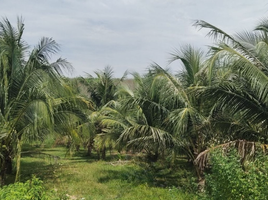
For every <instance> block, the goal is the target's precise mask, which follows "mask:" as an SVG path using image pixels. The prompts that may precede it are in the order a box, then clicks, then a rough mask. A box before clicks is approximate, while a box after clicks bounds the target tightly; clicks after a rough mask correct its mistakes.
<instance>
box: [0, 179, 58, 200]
mask: <svg viewBox="0 0 268 200" xmlns="http://www.w3.org/2000/svg"><path fill="white" fill-rule="evenodd" d="M52 197H53V195H52V193H50V194H49V193H46V192H45V191H44V187H43V181H41V180H39V179H38V178H36V177H33V178H32V179H31V180H28V181H26V182H25V183H21V182H17V183H14V184H10V185H6V186H4V187H3V188H1V189H0V199H1V200H50V199H55V197H53V198H52Z"/></svg>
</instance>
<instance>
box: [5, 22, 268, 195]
mask: <svg viewBox="0 0 268 200" xmlns="http://www.w3.org/2000/svg"><path fill="white" fill-rule="evenodd" d="M195 26H197V27H198V28H204V29H208V30H209V32H208V35H209V36H211V37H212V38H214V39H215V45H213V46H211V47H209V49H208V51H207V53H205V52H203V51H201V50H197V49H195V48H194V47H192V46H190V45H188V46H185V47H181V48H180V49H179V50H176V51H175V52H174V53H172V54H171V59H170V62H175V61H179V62H180V63H181V68H182V70H181V71H180V72H179V73H178V74H175V75H174V74H172V73H170V72H169V71H168V70H166V69H163V68H162V67H161V66H159V65H158V64H156V63H154V64H152V66H150V67H149V69H148V71H147V73H146V74H144V75H140V74H138V73H133V74H132V76H133V84H129V85H130V86H131V88H129V87H128V86H127V85H125V84H124V78H125V75H126V74H125V75H124V76H123V77H122V78H121V79H116V78H114V77H113V70H112V68H111V67H106V68H104V70H103V71H101V70H99V71H97V72H95V75H96V77H94V76H91V75H89V76H88V77H86V78H82V77H79V78H74V79H70V78H66V77H63V76H62V73H61V72H62V71H61V70H63V69H64V68H69V67H71V66H70V64H69V63H68V62H67V61H66V60H64V59H61V58H60V59H58V60H56V61H55V62H51V61H50V57H51V55H52V54H54V53H57V51H58V50H59V47H58V45H57V43H56V42H55V41H54V40H53V39H51V38H42V39H41V41H40V43H39V44H38V45H37V46H36V47H35V48H34V49H33V50H31V51H29V48H28V47H27V44H26V42H25V41H23V39H22V35H23V30H24V24H23V22H22V20H21V19H18V24H17V28H14V27H13V26H12V25H11V24H10V22H9V21H8V19H3V21H2V22H1V23H0V83H1V84H0V143H1V145H0V166H1V168H0V177H1V184H2V185H5V183H6V182H5V181H7V180H10V178H12V177H13V176H12V175H11V176H10V174H12V170H13V164H15V166H16V169H15V173H16V175H15V178H14V179H15V181H16V182H17V181H19V180H20V178H22V179H23V178H25V177H27V179H30V176H27V174H26V173H25V172H23V167H27V164H25V163H22V167H21V155H22V153H25V151H26V149H25V148H24V149H23V148H22V147H23V143H30V142H34V143H36V144H41V145H44V141H47V138H48V137H50V138H51V141H52V142H51V144H54V146H59V145H64V146H65V147H67V148H68V149H69V151H68V152H69V153H70V155H73V156H74V157H73V158H70V159H68V161H67V160H65V161H64V162H62V163H61V164H62V165H55V166H53V167H52V168H51V169H53V174H55V176H52V177H50V178H49V177H46V176H43V178H44V184H45V187H47V188H50V189H51V188H55V187H56V186H55V185H53V184H52V183H57V181H58V180H59V181H60V184H63V182H64V184H67V183H68V184H73V185H74V186H73V188H69V187H67V186H64V187H65V188H68V192H66V191H64V190H61V191H60V193H59V194H58V195H59V196H61V194H63V193H67V194H69V193H70V192H71V193H72V194H70V195H73V194H74V195H75V196H76V197H78V198H84V196H83V195H85V198H87V199H95V198H97V199H102V198H103V199H107V198H108V199H112V198H118V199H120V198H121V199H131V198H132V197H131V195H133V193H135V192H137V191H139V194H140V195H141V196H137V195H133V196H135V199H137V198H143V199H144V198H148V199H153V198H156V199H158V198H167V199H170V198H175V199H178V198H184V199H185V198H188V197H190V196H191V195H190V194H189V195H188V194H185V193H184V192H181V190H184V191H186V192H190V193H196V192H198V189H197V188H198V187H193V186H199V192H200V193H201V194H200V196H201V198H203V197H204V196H205V198H209V199H222V198H227V199H254V198H255V199H256V198H257V199H263V198H265V197H264V196H266V195H265V194H266V191H265V187H266V184H265V183H266V182H267V180H266V171H267V170H266V168H267V166H266V165H267V156H266V151H267V147H268V146H267V145H266V144H267V141H268V137H267V130H268V129H267V127H268V120H267V119H268V89H267V88H268V87H267V86H268V59H267V51H268V40H267V33H268V32H267V27H268V21H267V20H263V21H261V22H260V24H259V25H257V26H256V28H255V29H254V30H253V31H251V32H243V33H239V34H236V35H230V34H228V33H226V32H224V31H223V30H221V29H219V28H217V27H215V26H213V25H211V24H209V23H207V22H204V21H196V23H195ZM27 52H30V54H29V55H26V53H27ZM128 82H129V80H128ZM82 147H84V149H85V150H86V152H87V153H86V154H87V157H84V156H85V155H83V156H80V157H79V156H77V153H79V152H82V151H83V150H81V149H82ZM41 150H42V152H39V154H42V155H45V156H48V157H50V158H54V159H56V160H57V159H58V157H57V156H58V155H53V153H49V154H46V153H44V151H46V150H49V149H41ZM34 151H35V152H37V149H35V150H34ZM51 151H52V150H51ZM214 151H216V152H217V153H216V154H215V153H211V152H214ZM236 151H237V153H233V152H236ZM55 152H58V149H57V150H55ZM108 152H110V156H111V155H114V156H115V158H114V160H109V156H108ZM49 155H50V156H49ZM51 156H52V157H51ZM55 156H56V157H55ZM66 156H67V154H66ZM122 157H130V158H131V159H127V162H126V163H127V164H126V163H125V161H122ZM24 159H25V160H24V161H23V162H26V160H27V157H25V158H24ZM99 159H102V160H103V161H96V162H95V161H94V160H99ZM29 160H30V162H31V164H32V166H35V165H33V163H34V161H33V160H31V159H29ZM108 160H109V161H108ZM116 160H117V162H116V163H119V165H118V166H114V165H113V164H112V163H113V162H115V161H116ZM179 160H180V161H181V162H182V163H184V164H185V165H184V166H187V168H186V169H187V170H186V171H187V173H185V174H187V176H186V177H183V179H182V176H176V174H177V173H178V174H180V173H179V172H177V170H175V169H180V170H179V171H180V172H183V173H184V172H185V171H184V170H185V168H183V169H182V168H180V163H181V162H178V161H179ZM38 162H39V161H38ZM122 163H123V164H122ZM108 166H109V167H108ZM36 167H37V166H35V167H34V168H33V169H32V172H35V170H34V169H35V168H36ZM54 167H55V168H54ZM91 167H92V168H94V169H92V171H91V172H90V171H88V170H89V169H91ZM192 169H194V171H195V176H194V177H195V178H194V177H193V175H192V173H191V170H192ZM59 170H60V174H58V173H59ZM20 171H22V172H23V173H22V176H20ZM41 171H42V170H41ZM50 173H51V171H50ZM75 173H77V175H78V176H77V177H75V178H74V175H73V174H75ZM90 173H91V174H90ZM92 173H93V174H92ZM38 174H39V175H41V172H38ZM70 174H71V176H70ZM96 174H97V175H96ZM100 174H102V175H103V176H104V177H100V176H99V175H100ZM159 174H162V177H161V176H159ZM172 175H174V176H173V178H172V179H169V178H167V177H170V176H172ZM59 177H61V178H59ZM160 177H161V178H160ZM71 178H74V179H71ZM63 179H64V181H62V180H63ZM76 179H78V180H77V182H79V181H80V180H83V182H84V183H88V185H86V188H85V186H82V185H80V184H76V183H75V182H74V181H75V180H76ZM179 179H182V180H185V182H184V183H185V184H184V186H183V184H182V183H179V182H180V181H179ZM34 180H35V181H36V182H37V183H38V184H39V180H38V179H33V180H32V181H34ZM189 180H190V181H189ZM193 180H194V181H193ZM25 181H26V180H25ZM49 181H51V183H49V184H48V182H49ZM190 182H191V184H192V185H191V184H190ZM28 183H29V182H26V183H25V184H26V185H27V184H28ZM40 183H41V182H40ZM104 183H105V185H106V186H105V187H106V188H102V189H100V188H98V187H97V186H96V184H97V185H98V184H99V185H102V184H104ZM194 183H195V184H194ZM204 183H206V184H205V185H204ZM12 187H13V186H10V188H12ZM14 187H15V188H16V189H15V190H20V189H19V188H20V187H22V185H21V184H16V185H14ZM23 187H24V186H23ZM38 187H39V186H38ZM78 187H79V188H78ZM25 188H26V186H25ZM190 188H195V190H192V189H190ZM3 189H4V190H9V187H5V188H3ZM56 189H57V191H59V189H58V188H56ZM4 190H3V191H4ZM12 190H13V189H12ZM92 190H93V191H92ZM94 190H95V191H94ZM57 191H56V192H57ZM85 191H90V194H88V193H85ZM100 191H102V193H103V191H106V192H107V196H103V195H100V193H101V192H100ZM108 191H109V192H108ZM134 191H135V192H134ZM167 191H169V192H167ZM202 191H203V194H202ZM4 192H5V191H4ZM77 192H78V193H77ZM37 193H38V190H37ZM94 195H95V196H94ZM98 195H99V196H98ZM185 195H186V196H185ZM162 196H163V197H162ZM194 196H195V195H193V196H191V197H192V198H194ZM202 196H203V197H202ZM59 198H68V196H66V195H63V196H62V197H59Z"/></svg>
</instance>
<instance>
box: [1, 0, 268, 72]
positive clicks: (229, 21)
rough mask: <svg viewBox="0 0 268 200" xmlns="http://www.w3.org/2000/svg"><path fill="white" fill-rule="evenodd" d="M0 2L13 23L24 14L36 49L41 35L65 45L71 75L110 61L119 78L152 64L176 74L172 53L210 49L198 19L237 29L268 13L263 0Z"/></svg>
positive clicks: (28, 36) (29, 39) (62, 54)
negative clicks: (198, 24)
mask: <svg viewBox="0 0 268 200" xmlns="http://www.w3.org/2000/svg"><path fill="white" fill-rule="evenodd" d="M0 5H1V6H0V17H1V18H4V17H6V18H8V19H9V21H10V22H11V23H12V24H13V25H14V26H16V19H17V17H20V16H21V17H22V18H23V19H24V24H25V31H24V35H23V38H24V40H25V41H26V42H27V43H28V44H29V45H30V47H31V48H33V47H34V46H35V45H37V44H38V42H39V41H40V39H41V38H42V37H52V38H53V39H54V40H56V42H57V43H59V44H60V47H61V50H60V52H59V53H58V54H57V55H55V56H54V57H55V59H56V58H58V57H61V58H66V59H67V60H68V61H69V62H70V63H71V64H72V66H73V68H74V70H73V71H72V72H68V73H66V75H67V76H69V77H76V76H87V74H91V75H94V72H95V71H97V70H103V69H104V68H105V67H106V66H108V65H109V66H111V67H112V68H113V70H114V76H115V77H121V76H122V75H123V74H124V72H125V71H126V70H128V71H129V72H138V73H140V74H144V73H146V70H147V69H148V67H149V66H150V65H151V64H152V63H157V64H159V65H160V66H162V67H163V68H166V67H169V68H170V69H171V70H172V72H174V73H176V72H178V71H179V70H181V63H179V62H174V63H172V64H169V62H168V61H169V59H170V58H171V55H170V54H171V53H174V52H175V51H176V50H178V49H180V48H181V47H182V46H185V45H188V44H190V45H192V46H193V47H195V48H197V49H204V50H206V47H207V45H210V44H212V42H213V41H212V40H211V39H210V38H208V37H206V33H207V31H206V30H198V29H197V28H195V27H193V26H192V25H193V23H194V21H195V20H205V21H206V22H209V23H211V24H213V25H216V26H217V27H219V28H221V29H223V30H225V31H226V32H228V33H229V34H235V33H237V32H241V31H244V30H253V28H254V27H255V25H257V24H258V23H259V22H260V20H262V19H264V18H268V2H267V1H264V0H254V1H252V0H43V1H37V0H0ZM54 57H53V58H54ZM168 64H169V65H168Z"/></svg>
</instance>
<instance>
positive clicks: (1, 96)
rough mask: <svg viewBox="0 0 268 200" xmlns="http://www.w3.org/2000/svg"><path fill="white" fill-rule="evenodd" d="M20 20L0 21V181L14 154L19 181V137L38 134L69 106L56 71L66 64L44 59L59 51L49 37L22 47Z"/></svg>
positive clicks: (69, 102) (69, 103) (49, 127)
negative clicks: (29, 49)
mask: <svg viewBox="0 0 268 200" xmlns="http://www.w3.org/2000/svg"><path fill="white" fill-rule="evenodd" d="M23 30H24V24H23V22H22V19H18V24H17V28H14V27H13V26H12V25H11V23H10V22H9V21H8V19H3V21H2V22H0V82H1V85H0V122H1V123H0V124H1V126H0V129H1V131H0V132H1V139H0V142H1V147H0V153H1V158H0V163H1V181H2V184H3V183H4V180H5V175H6V173H10V172H11V170H12V165H11V164H12V159H13V158H14V156H15V157H16V158H17V163H16V165H17V174H16V180H18V179H19V169H20V153H21V142H22V139H23V137H29V138H30V137H40V136H42V135H43V134H44V133H46V132H48V131H51V130H53V127H54V124H55V122H56V121H57V120H62V119H63V118H62V117H60V116H63V115H62V114H61V115H60V113H62V112H61V111H65V110H69V111H70V110H71V107H72V110H74V109H73V108H74V107H75V106H74V103H72V102H77V101H74V100H73V99H74V98H73V96H72V95H71V94H72V93H71V92H70V91H69V89H68V87H66V85H65V84H64V82H63V80H62V75H61V73H62V69H63V68H70V67H71V65H70V64H69V63H68V62H67V61H66V60H64V59H61V58H60V59H58V60H56V61H55V62H53V63H50V62H49V60H50V57H51V55H52V54H54V53H56V52H57V51H58V50H59V46H58V44H57V43H56V42H55V41H54V40H53V39H51V38H42V39H41V41H40V43H39V44H38V45H37V46H36V47H35V48H34V49H33V50H32V51H31V53H30V55H29V56H28V57H27V56H26V53H27V51H28V48H27V45H26V43H25V42H24V41H23V40H22V34H23Z"/></svg>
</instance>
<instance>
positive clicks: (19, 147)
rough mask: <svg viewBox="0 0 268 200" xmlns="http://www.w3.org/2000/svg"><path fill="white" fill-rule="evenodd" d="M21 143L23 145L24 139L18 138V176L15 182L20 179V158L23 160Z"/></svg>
mask: <svg viewBox="0 0 268 200" xmlns="http://www.w3.org/2000/svg"><path fill="white" fill-rule="evenodd" d="M21 145H22V141H21V140H20V139H18V142H17V151H18V152H17V161H16V178H15V182H18V181H20V160H21Z"/></svg>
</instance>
